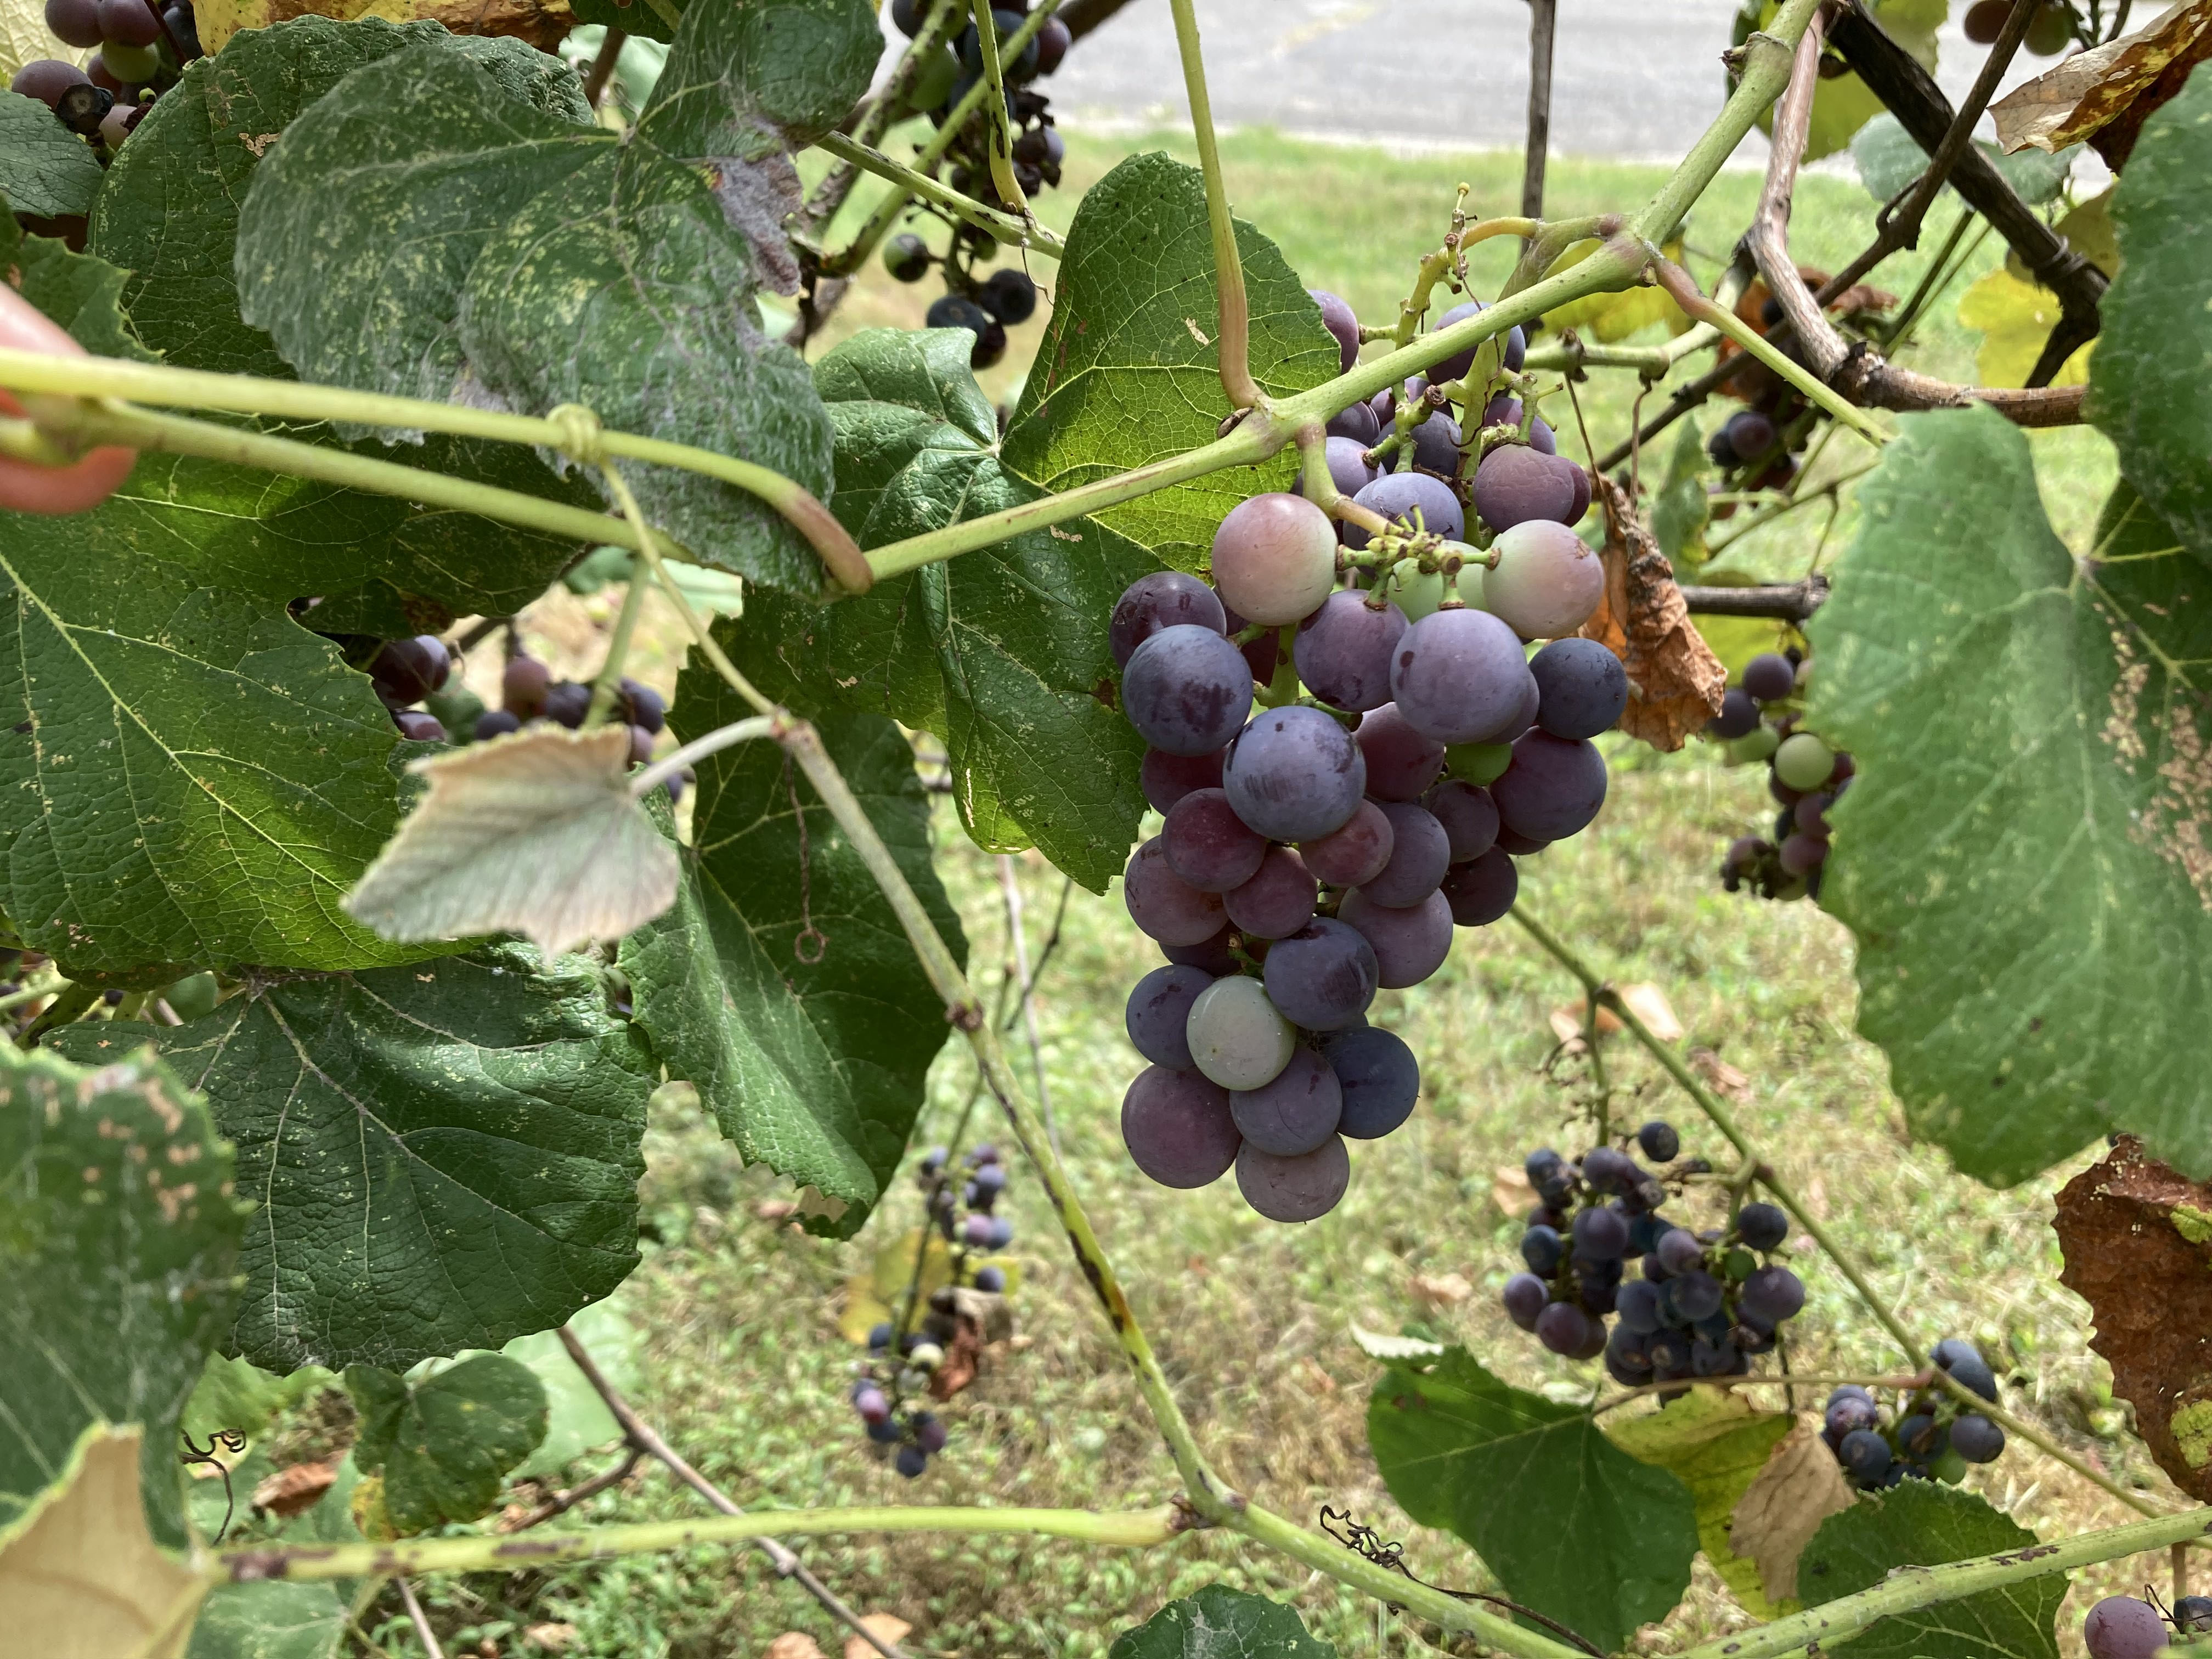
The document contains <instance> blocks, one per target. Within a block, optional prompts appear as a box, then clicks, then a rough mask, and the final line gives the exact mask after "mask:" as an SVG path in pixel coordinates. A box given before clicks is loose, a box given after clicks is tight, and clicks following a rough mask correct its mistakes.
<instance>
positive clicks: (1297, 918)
mask: <svg viewBox="0 0 2212 1659" xmlns="http://www.w3.org/2000/svg"><path fill="white" fill-rule="evenodd" d="M1261 845H1262V846H1265V845H1266V843H1264V842H1262V843H1261ZM1319 896H1320V891H1319V890H1318V889H1317V888H1316V886H1315V884H1314V878H1313V876H1312V874H1311V873H1310V872H1309V871H1308V870H1307V869H1306V866H1305V860H1304V859H1302V858H1300V857H1299V856H1298V855H1297V854H1296V853H1294V852H1292V851H1291V849H1290V848H1287V847H1268V848H1267V852H1266V855H1265V856H1264V857H1262V858H1261V860H1260V867H1259V869H1258V871H1257V872H1255V874H1254V875H1253V876H1252V878H1251V879H1249V881H1247V882H1245V883H1244V884H1243V885H1241V886H1239V887H1237V888H1234V889H1232V890H1231V891H1229V892H1228V893H1226V894H1224V895H1223V896H1222V903H1223V905H1224V907H1225V908H1226V909H1227V910H1228V913H1229V920H1230V921H1231V922H1233V923H1235V924H1236V927H1237V932H1238V933H1243V935H1244V936H1245V937H1246V938H1247V939H1288V938H1289V937H1290V936H1291V934H1292V933H1297V931H1298V930H1299V929H1300V928H1301V927H1304V926H1305V925H1306V923H1307V922H1309V921H1312V920H1313V913H1314V901H1315V900H1316V898H1318V897H1319Z"/></svg>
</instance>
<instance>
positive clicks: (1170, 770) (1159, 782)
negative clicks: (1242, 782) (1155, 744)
mask: <svg viewBox="0 0 2212 1659" xmlns="http://www.w3.org/2000/svg"><path fill="white" fill-rule="evenodd" d="M1228 755H1229V751H1228V750H1226V749H1216V750H1213V751H1212V752H1211V753H1210V754H1204V755H1170V754H1169V753H1168V752H1167V751H1166V750H1164V749H1147V750H1145V759H1144V763H1143V764H1142V765H1141V766H1139V768H1138V769H1137V781H1138V783H1139V786H1140V787H1142V788H1143V790H1144V792H1145V800H1146V804H1147V805H1150V806H1151V807H1152V810H1153V811H1155V812H1165V811H1170V810H1172V809H1173V807H1174V806H1175V804H1176V802H1177V801H1179V800H1181V799H1182V798H1183V797H1184V796H1185V795H1188V794H1189V793H1191V792H1192V791H1193V790H1195V789H1218V788H1219V787H1221V763H1222V762H1223V761H1224V760H1225V759H1226V758H1228Z"/></svg>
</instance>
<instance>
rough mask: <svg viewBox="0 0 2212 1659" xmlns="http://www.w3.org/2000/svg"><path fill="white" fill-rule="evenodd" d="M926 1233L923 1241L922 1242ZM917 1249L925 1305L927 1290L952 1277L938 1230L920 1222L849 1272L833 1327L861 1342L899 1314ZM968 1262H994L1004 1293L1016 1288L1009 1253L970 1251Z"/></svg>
mask: <svg viewBox="0 0 2212 1659" xmlns="http://www.w3.org/2000/svg"><path fill="white" fill-rule="evenodd" d="M925 1237H926V1242H925ZM916 1250H921V1251H922V1262H921V1289H920V1291H917V1292H916V1293H915V1302H916V1304H917V1306H919V1307H922V1308H926V1307H927V1304H928V1302H929V1293H930V1292H931V1291H934V1290H939V1289H941V1288H943V1287H944V1286H945V1285H950V1284H951V1282H952V1252H951V1248H950V1247H949V1246H947V1245H946V1243H945V1237H944V1235H943V1234H941V1233H934V1232H933V1233H929V1234H927V1235H926V1236H925V1235H924V1233H923V1231H922V1230H921V1228H919V1227H916V1228H915V1229H913V1230H912V1231H909V1232H905V1233H902V1234H900V1235H899V1237H896V1238H895V1239H893V1240H892V1241H891V1242H890V1243H888V1244H886V1245H884V1247H883V1248H882V1249H879V1250H878V1251H877V1252H876V1255H875V1260H874V1261H872V1262H871V1263H869V1265H868V1270H867V1271H866V1273H854V1275H853V1277H852V1278H851V1279H848V1280H847V1281H846V1283H845V1310H844V1312H843V1313H842V1314H841V1315H839V1316H838V1319H837V1329H838V1332H839V1334H841V1335H842V1336H843V1337H844V1339H845V1340H847V1341H848V1342H866V1340H868V1332H869V1330H870V1329H871V1328H872V1327H874V1326H877V1325H880V1324H883V1323H884V1322H888V1321H891V1320H895V1319H896V1318H897V1317H898V1316H899V1313H900V1310H902V1309H903V1308H904V1307H905V1306H906V1297H907V1286H908V1285H909V1284H911V1283H912V1282H913V1279H914V1258H915V1251H916ZM969 1261H970V1263H971V1265H973V1266H975V1267H996V1268H998V1269H999V1271H1000V1272H1001V1273H1004V1274H1006V1294H1008V1295H1010V1296H1011V1295H1012V1293H1013V1292H1014V1291H1018V1290H1019V1289H1020V1288H1021V1264H1020V1263H1019V1262H1018V1261H1015V1260H1014V1258H1013V1257H1012V1256H1006V1255H994V1256H982V1257H976V1256H971V1257H970V1258H969Z"/></svg>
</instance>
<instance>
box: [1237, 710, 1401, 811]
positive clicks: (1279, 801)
mask: <svg viewBox="0 0 2212 1659" xmlns="http://www.w3.org/2000/svg"><path fill="white" fill-rule="evenodd" d="M1368 718H1369V719H1370V720H1371V719H1373V718H1374V716H1373V715H1371V714H1370V716H1369V717H1368ZM1366 786H1367V761H1366V758H1365V757H1364V754H1363V753H1362V752H1361V747H1360V745H1359V744H1357V743H1354V742H1353V741H1352V734H1351V733H1350V732H1346V730H1345V729H1344V727H1343V726H1340V725H1339V724H1338V723H1337V722H1336V721H1335V720H1332V719H1331V718H1330V717H1329V716H1328V715H1327V714H1323V713H1322V711H1321V710H1320V709H1318V708H1300V707H1297V706H1295V705H1293V706H1291V707H1288V708H1263V709H1261V711H1260V712H1259V714H1256V715H1255V716H1254V718H1253V720H1252V723H1251V724H1250V725H1249V726H1246V727H1245V728H1244V729H1243V732H1239V733H1238V734H1237V739H1236V741H1235V742H1234V743H1233V744H1231V746H1230V750H1229V758H1228V760H1227V761H1226V762H1225V763H1224V765H1223V767H1222V774H1221V787H1223V788H1224V789H1225V790H1227V791H1228V793H1229V800H1230V804H1231V805H1233V806H1234V807H1236V809H1237V817H1240V818H1243V820H1244V822H1245V823H1248V824H1249V825H1250V826H1251V827H1252V829H1255V831H1257V832H1258V833H1259V834H1261V835H1262V836H1267V839H1268V840H1270V841H1290V842H1297V841H1313V840H1316V839H1318V838H1319V837H1321V836H1326V835H1328V834H1329V833H1330V832H1331V831H1332V830H1335V829H1341V828H1342V827H1343V826H1344V824H1345V823H1346V821H1347V820H1348V819H1349V818H1350V817H1352V814H1353V813H1354V812H1355V811H1358V808H1359V800H1360V797H1361V795H1362V794H1363V793H1364V792H1365V789H1366Z"/></svg>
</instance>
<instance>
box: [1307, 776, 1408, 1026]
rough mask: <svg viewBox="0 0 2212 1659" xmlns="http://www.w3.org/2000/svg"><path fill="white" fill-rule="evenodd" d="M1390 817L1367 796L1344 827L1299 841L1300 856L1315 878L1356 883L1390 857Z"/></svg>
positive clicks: (1341, 883)
mask: <svg viewBox="0 0 2212 1659" xmlns="http://www.w3.org/2000/svg"><path fill="white" fill-rule="evenodd" d="M1371 776H1372V772H1371V770H1370V777H1371ZM1390 836H1391V830H1390V820H1389V818H1388V817H1384V816H1383V809H1382V808H1381V807H1379V806H1377V805H1376V804H1375V803H1374V802H1373V801H1371V800H1364V801H1362V802H1360V803H1359V805H1358V809H1357V810H1355V811H1353V813H1352V816H1351V817H1350V818H1348V819H1346V821H1345V823H1344V825H1343V827H1342V828H1340V829H1334V830H1332V831H1330V832H1329V833H1328V835H1326V836H1321V837H1319V838H1318V839H1316V840H1314V841H1305V842H1299V843H1298V856H1299V857H1301V858H1303V859H1304V860H1305V861H1306V868H1307V870H1308V871H1310V872H1311V873H1312V875H1313V878H1314V879H1315V880H1316V881H1318V882H1322V883H1323V884H1326V885H1328V886H1330V887H1357V886H1358V885H1359V884H1360V883H1362V882H1364V881H1365V880H1366V879H1367V878H1369V877H1370V876H1372V875H1374V874H1375V873H1376V872H1377V871H1378V870H1380V869H1382V867H1383V866H1384V865H1386V864H1388V863H1389V861H1390ZM1299 1023H1300V1024H1304V1021H1301V1022H1299Z"/></svg>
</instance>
